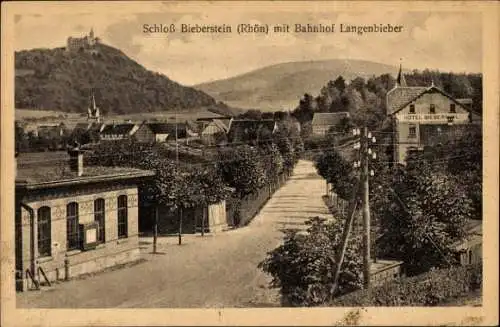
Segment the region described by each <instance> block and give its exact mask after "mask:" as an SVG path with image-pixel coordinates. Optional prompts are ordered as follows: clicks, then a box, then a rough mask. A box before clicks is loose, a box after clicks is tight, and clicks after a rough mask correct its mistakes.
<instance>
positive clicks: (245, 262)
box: [17, 161, 330, 308]
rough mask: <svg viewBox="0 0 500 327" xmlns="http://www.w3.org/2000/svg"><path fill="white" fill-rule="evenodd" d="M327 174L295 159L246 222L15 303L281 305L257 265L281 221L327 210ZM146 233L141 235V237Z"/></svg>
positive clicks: (298, 221) (170, 243)
mask: <svg viewBox="0 0 500 327" xmlns="http://www.w3.org/2000/svg"><path fill="white" fill-rule="evenodd" d="M323 194H325V181H324V180H323V179H322V178H321V177H319V176H318V175H317V174H316V171H315V168H314V166H313V164H312V162H309V161H299V163H298V164H297V166H296V168H295V170H294V174H293V176H292V177H291V178H290V179H289V180H288V182H287V183H286V184H285V185H284V186H283V187H282V188H281V189H280V190H278V191H277V192H276V193H275V194H274V195H273V197H272V198H271V199H270V200H269V201H268V203H267V204H266V205H265V206H264V207H263V208H262V210H261V212H260V213H259V214H258V215H257V216H256V217H255V218H254V220H253V221H252V222H251V223H250V224H249V225H248V226H247V227H244V228H241V229H237V230H233V231H228V232H224V233H219V234H217V235H209V236H205V237H201V236H188V237H185V238H184V244H183V245H182V246H178V245H175V243H174V242H175V240H173V239H169V238H165V239H160V242H159V251H161V252H164V253H165V254H164V255H155V256H153V255H151V254H149V253H148V252H150V251H151V248H148V249H146V250H144V253H143V257H144V258H146V259H147V260H148V261H146V262H144V263H141V264H138V265H135V266H132V267H128V268H124V269H119V270H115V271H109V272H103V273H100V274H97V275H95V276H93V277H90V278H87V279H80V280H78V279H77V280H72V281H68V282H63V283H60V284H58V285H56V286H55V287H52V288H50V289H47V290H42V291H32V292H25V293H19V294H18V295H17V301H18V307H44V308H49V307H52V308H54V307H65V308H106V307H108V308H109V307H128V308H131V307H133V308H135V307H142V308H148V307H162V308H168V307H176V308H179V307H191V308H195V307H198V308H203V307H265V306H279V296H278V292H277V290H275V289H269V288H268V287H267V286H268V285H267V284H268V282H269V276H267V275H266V274H265V273H263V272H262V271H261V270H260V269H259V268H257V265H258V263H259V262H261V261H262V260H263V259H264V258H265V256H266V253H267V252H268V251H270V250H272V249H274V248H275V247H276V246H277V245H278V244H279V243H280V242H281V241H282V235H283V234H282V232H281V230H282V229H284V228H303V227H304V225H303V223H304V221H305V220H307V219H308V218H309V217H312V216H322V217H325V218H327V217H329V216H330V214H329V213H328V209H327V207H326V206H325V204H324V202H323V200H322V198H321V197H322V195H323ZM147 240H148V239H141V241H142V242H144V241H147Z"/></svg>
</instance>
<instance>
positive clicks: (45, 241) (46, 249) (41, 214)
mask: <svg viewBox="0 0 500 327" xmlns="http://www.w3.org/2000/svg"><path fill="white" fill-rule="evenodd" d="M37 225H38V226H37V227H38V233H37V234H38V255H39V256H40V257H50V255H51V244H52V241H51V235H50V233H51V231H50V208H49V207H41V208H40V209H38V224H37Z"/></svg>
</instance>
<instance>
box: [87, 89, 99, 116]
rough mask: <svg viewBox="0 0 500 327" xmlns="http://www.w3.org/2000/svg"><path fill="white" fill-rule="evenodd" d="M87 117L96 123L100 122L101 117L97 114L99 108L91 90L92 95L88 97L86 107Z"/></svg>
mask: <svg viewBox="0 0 500 327" xmlns="http://www.w3.org/2000/svg"><path fill="white" fill-rule="evenodd" d="M87 119H88V120H89V121H93V122H96V123H100V122H101V117H100V115H99V108H98V107H97V105H96V103H95V96H94V91H93V90H92V95H91V97H90V103H89V107H88V109H87Z"/></svg>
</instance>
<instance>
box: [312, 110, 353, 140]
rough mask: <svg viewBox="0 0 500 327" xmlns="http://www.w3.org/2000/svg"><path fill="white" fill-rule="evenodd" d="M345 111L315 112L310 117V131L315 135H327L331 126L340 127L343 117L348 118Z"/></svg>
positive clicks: (347, 113)
mask: <svg viewBox="0 0 500 327" xmlns="http://www.w3.org/2000/svg"><path fill="white" fill-rule="evenodd" d="M349 118H350V115H349V112H347V111H342V112H316V113H314V116H313V119H312V123H311V125H312V133H313V135H317V136H324V135H327V134H328V132H329V131H330V129H331V128H332V127H334V128H335V127H340V126H341V125H342V124H343V122H344V121H345V119H349Z"/></svg>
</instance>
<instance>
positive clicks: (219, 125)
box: [201, 119, 232, 145]
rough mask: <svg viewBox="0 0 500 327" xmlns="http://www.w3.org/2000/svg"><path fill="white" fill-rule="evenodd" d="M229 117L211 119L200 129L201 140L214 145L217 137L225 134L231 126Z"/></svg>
mask: <svg viewBox="0 0 500 327" xmlns="http://www.w3.org/2000/svg"><path fill="white" fill-rule="evenodd" d="M231 121H232V120H231V119H224V120H222V119H213V120H212V121H210V122H209V123H208V124H205V126H204V127H203V129H202V131H201V140H202V141H203V143H205V144H207V145H215V144H216V143H217V140H218V138H220V136H222V135H224V136H225V135H226V134H227V133H228V132H229V129H230V126H231Z"/></svg>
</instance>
